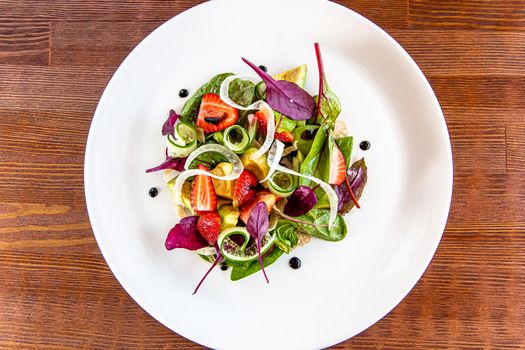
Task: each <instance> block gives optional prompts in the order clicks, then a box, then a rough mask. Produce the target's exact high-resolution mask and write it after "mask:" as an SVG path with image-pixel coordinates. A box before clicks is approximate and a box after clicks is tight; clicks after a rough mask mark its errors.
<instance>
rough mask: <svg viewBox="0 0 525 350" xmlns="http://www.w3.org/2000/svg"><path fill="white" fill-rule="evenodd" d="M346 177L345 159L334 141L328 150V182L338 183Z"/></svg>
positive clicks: (331, 183)
mask: <svg viewBox="0 0 525 350" xmlns="http://www.w3.org/2000/svg"><path fill="white" fill-rule="evenodd" d="M345 178H346V161H345V157H344V156H343V152H341V150H340V149H339V147H337V144H336V143H335V142H334V143H333V146H332V149H331V152H330V176H329V177H328V183H329V184H330V185H340V184H342V183H343V182H344V181H345Z"/></svg>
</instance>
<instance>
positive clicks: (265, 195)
mask: <svg viewBox="0 0 525 350" xmlns="http://www.w3.org/2000/svg"><path fill="white" fill-rule="evenodd" d="M280 200H281V197H277V196H276V195H274V194H273V193H271V192H270V191H268V190H262V191H259V192H257V194H256V195H255V197H254V198H253V199H252V200H251V201H249V202H248V203H247V204H246V205H245V206H243V207H242V208H241V209H240V210H239V213H240V215H239V217H240V218H241V220H242V221H244V223H247V222H248V218H249V217H250V212H251V211H252V209H253V207H255V205H256V204H257V203H259V202H264V203H265V204H266V207H267V208H268V214H270V212H271V211H272V209H273V206H274V205H275V203H277V202H278V201H280Z"/></svg>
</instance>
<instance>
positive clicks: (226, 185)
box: [210, 162, 235, 199]
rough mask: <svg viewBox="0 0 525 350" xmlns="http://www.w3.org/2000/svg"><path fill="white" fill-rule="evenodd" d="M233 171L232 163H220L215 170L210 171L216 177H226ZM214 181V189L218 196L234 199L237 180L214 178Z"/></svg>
mask: <svg viewBox="0 0 525 350" xmlns="http://www.w3.org/2000/svg"><path fill="white" fill-rule="evenodd" d="M232 171H233V164H232V163H227V162H224V163H219V164H217V166H216V167H215V169H213V170H212V171H210V172H211V173H212V174H214V175H218V176H225V175H229V174H231V172H232ZM212 181H213V187H214V188H215V193H216V194H217V196H220V197H224V198H228V199H233V186H234V185H235V180H227V181H224V180H217V179H214V178H212Z"/></svg>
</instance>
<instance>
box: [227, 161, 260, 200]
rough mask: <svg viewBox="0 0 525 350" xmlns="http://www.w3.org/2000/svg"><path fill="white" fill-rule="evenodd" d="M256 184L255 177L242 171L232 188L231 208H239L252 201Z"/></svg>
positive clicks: (247, 171)
mask: <svg viewBox="0 0 525 350" xmlns="http://www.w3.org/2000/svg"><path fill="white" fill-rule="evenodd" d="M258 183H259V181H258V180H257V177H256V176H255V175H254V174H253V173H252V172H251V171H249V170H246V169H244V170H243V171H242V173H241V175H240V176H239V178H238V179H237V180H236V181H235V186H234V187H233V206H234V207H237V208H239V207H242V206H243V205H245V204H246V203H248V202H249V201H250V200H252V199H253V197H255V188H256V187H257V184H258Z"/></svg>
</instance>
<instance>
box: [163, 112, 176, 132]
mask: <svg viewBox="0 0 525 350" xmlns="http://www.w3.org/2000/svg"><path fill="white" fill-rule="evenodd" d="M179 117H180V115H178V114H177V113H176V112H175V111H174V110H173V109H172V110H170V115H169V117H168V119H166V121H165V122H164V125H162V135H163V136H166V135H168V134H170V135H172V136H173V133H174V131H175V128H174V126H175V122H176V121H177V119H179Z"/></svg>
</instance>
